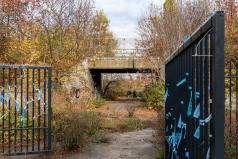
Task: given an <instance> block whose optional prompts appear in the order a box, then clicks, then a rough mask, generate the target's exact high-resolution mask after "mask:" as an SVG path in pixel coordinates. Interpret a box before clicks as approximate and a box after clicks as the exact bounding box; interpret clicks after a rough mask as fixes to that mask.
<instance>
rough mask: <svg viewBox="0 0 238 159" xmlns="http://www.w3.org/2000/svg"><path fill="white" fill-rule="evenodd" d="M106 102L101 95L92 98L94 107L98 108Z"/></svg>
mask: <svg viewBox="0 0 238 159" xmlns="http://www.w3.org/2000/svg"><path fill="white" fill-rule="evenodd" d="M105 103H106V100H105V99H104V98H102V97H98V98H96V99H95V100H94V102H93V104H94V105H95V107H96V108H100V107H101V106H103V105H104V104H105Z"/></svg>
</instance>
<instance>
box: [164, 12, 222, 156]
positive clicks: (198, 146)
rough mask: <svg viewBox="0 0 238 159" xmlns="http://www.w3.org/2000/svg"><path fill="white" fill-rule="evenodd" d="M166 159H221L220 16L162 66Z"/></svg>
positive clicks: (193, 36)
mask: <svg viewBox="0 0 238 159" xmlns="http://www.w3.org/2000/svg"><path fill="white" fill-rule="evenodd" d="M165 72H166V81H165V82H166V93H165V105H166V114H165V118H166V139H167V142H166V159H210V158H211V159H224V13H223V12H216V13H215V14H214V15H213V16H211V17H210V18H209V19H208V20H207V21H206V22H205V23H204V24H203V25H202V26H201V27H200V28H199V29H198V30H197V31H196V32H194V33H193V34H192V35H191V37H190V38H189V39H188V40H187V41H186V42H185V43H184V44H183V45H182V46H181V47H180V48H179V49H178V50H177V51H176V52H175V53H174V54H173V55H172V56H171V57H170V58H169V59H168V60H167V63H166V69H165Z"/></svg>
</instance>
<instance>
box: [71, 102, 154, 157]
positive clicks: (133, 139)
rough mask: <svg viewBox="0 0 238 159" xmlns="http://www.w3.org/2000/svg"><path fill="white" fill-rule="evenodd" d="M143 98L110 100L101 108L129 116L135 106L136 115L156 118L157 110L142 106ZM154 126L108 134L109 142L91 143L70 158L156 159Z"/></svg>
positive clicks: (110, 112)
mask: <svg viewBox="0 0 238 159" xmlns="http://www.w3.org/2000/svg"><path fill="white" fill-rule="evenodd" d="M143 105H144V102H143V101H141V100H119V101H111V102H108V103H107V105H106V106H105V107H103V108H101V111H102V112H103V113H104V114H108V115H109V116H110V115H113V114H114V115H115V114H118V117H127V116H128V111H130V109H134V108H135V110H134V111H135V112H134V115H135V116H136V117H138V118H140V119H141V120H154V119H155V118H156V112H154V111H152V110H148V109H145V108H143V107H141V106H143ZM153 133H154V130H153V129H152V128H148V129H144V130H140V131H134V132H126V133H121V132H117V133H110V134H107V135H106V139H107V141H108V142H107V143H101V144H91V145H88V147H86V148H85V149H84V150H83V152H81V153H78V154H73V155H71V156H68V157H67V158H69V159H155V154H156V149H155V146H154V145H153V143H152V141H153Z"/></svg>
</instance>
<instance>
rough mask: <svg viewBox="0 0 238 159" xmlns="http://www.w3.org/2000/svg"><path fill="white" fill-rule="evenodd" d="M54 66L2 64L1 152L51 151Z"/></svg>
mask: <svg viewBox="0 0 238 159" xmlns="http://www.w3.org/2000/svg"><path fill="white" fill-rule="evenodd" d="M51 72H52V70H51V67H35V66H16V65H0V81H1V83H0V87H1V89H0V90H1V94H0V105H1V107H0V108H1V109H0V154H1V155H21V154H34V153H48V152H50V151H51Z"/></svg>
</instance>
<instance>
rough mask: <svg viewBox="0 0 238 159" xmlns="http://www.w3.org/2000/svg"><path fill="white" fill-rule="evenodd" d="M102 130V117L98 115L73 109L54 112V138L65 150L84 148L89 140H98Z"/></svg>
mask: <svg viewBox="0 0 238 159" xmlns="http://www.w3.org/2000/svg"><path fill="white" fill-rule="evenodd" d="M100 129H101V116H100V114H98V113H95V112H80V111H78V110H72V109H61V110H57V111H56V112H54V116H53V136H54V139H55V140H56V142H58V143H59V144H60V145H61V146H62V148H63V149H65V150H72V149H75V148H78V147H80V146H83V143H84V141H85V139H87V138H91V139H93V140H94V139H97V140H98V136H99V134H100V133H101V132H100ZM101 136H102V135H101ZM96 142H97V141H96Z"/></svg>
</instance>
